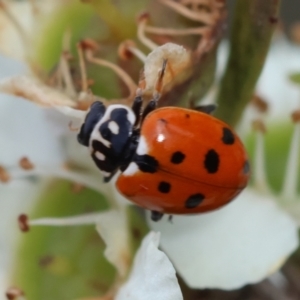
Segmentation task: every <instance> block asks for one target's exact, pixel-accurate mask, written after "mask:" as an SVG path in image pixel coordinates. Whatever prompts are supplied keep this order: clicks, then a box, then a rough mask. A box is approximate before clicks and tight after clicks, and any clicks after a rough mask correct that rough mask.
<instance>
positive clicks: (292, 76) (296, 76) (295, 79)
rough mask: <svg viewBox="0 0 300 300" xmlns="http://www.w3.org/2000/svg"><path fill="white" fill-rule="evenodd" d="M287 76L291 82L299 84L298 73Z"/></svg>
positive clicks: (299, 77) (299, 76)
mask: <svg viewBox="0 0 300 300" xmlns="http://www.w3.org/2000/svg"><path fill="white" fill-rule="evenodd" d="M289 78H290V80H291V81H292V82H293V83H296V84H298V85H300V73H294V74H291V75H290V76H289Z"/></svg>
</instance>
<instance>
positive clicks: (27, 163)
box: [19, 157, 34, 170]
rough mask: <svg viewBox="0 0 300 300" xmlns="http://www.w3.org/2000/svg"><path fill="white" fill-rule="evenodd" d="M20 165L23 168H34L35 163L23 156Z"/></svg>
mask: <svg viewBox="0 0 300 300" xmlns="http://www.w3.org/2000/svg"><path fill="white" fill-rule="evenodd" d="M19 165H20V167H21V168H22V169H23V170H32V169H34V164H33V163H32V162H31V161H30V160H29V158H28V157H22V158H21V159H20V161H19Z"/></svg>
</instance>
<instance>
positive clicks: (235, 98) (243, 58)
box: [216, 0, 280, 126]
mask: <svg viewBox="0 0 300 300" xmlns="http://www.w3.org/2000/svg"><path fill="white" fill-rule="evenodd" d="M279 4H280V1H279V0H265V1H260V0H237V2H236V7H235V17H234V20H233V24H232V32H231V38H230V54H229V59H228V62H227V67H226V71H225V74H224V76H223V78H222V80H221V86H220V90H219V94H218V99H217V100H218V103H219V108H218V110H217V112H216V116H217V117H218V118H220V119H222V120H224V121H225V122H227V123H229V124H231V125H232V126H234V125H236V124H237V123H238V121H239V119H240V117H241V115H242V113H243V110H244V108H245V106H246V105H247V103H248V102H249V101H250V100H251V98H252V96H253V90H254V87H255V84H256V82H257V79H258V77H259V75H260V73H261V70H262V68H263V65H264V61H265V58H266V55H267V52H268V49H269V45H270V41H271V37H272V33H273V31H274V29H275V26H276V23H277V13H278V9H279Z"/></svg>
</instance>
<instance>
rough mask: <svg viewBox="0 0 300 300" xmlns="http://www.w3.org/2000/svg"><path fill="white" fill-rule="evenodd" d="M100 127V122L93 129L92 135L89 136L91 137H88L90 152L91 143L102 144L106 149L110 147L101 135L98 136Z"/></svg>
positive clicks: (108, 142)
mask: <svg viewBox="0 0 300 300" xmlns="http://www.w3.org/2000/svg"><path fill="white" fill-rule="evenodd" d="M100 126H101V121H100V122H98V123H97V125H96V126H95V127H94V129H93V131H92V134H91V137H90V147H91V150H92V151H93V149H92V143H93V141H95V140H96V141H99V142H100V143H102V144H103V145H104V146H105V147H106V148H110V145H111V142H110V141H108V140H105V139H104V138H103V137H102V135H101V134H100V132H99V127H100Z"/></svg>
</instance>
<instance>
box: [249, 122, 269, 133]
mask: <svg viewBox="0 0 300 300" xmlns="http://www.w3.org/2000/svg"><path fill="white" fill-rule="evenodd" d="M252 128H253V130H255V131H260V132H262V133H266V131H267V129H266V125H265V124H264V122H263V121H262V120H260V119H257V120H254V121H253V122H252Z"/></svg>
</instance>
